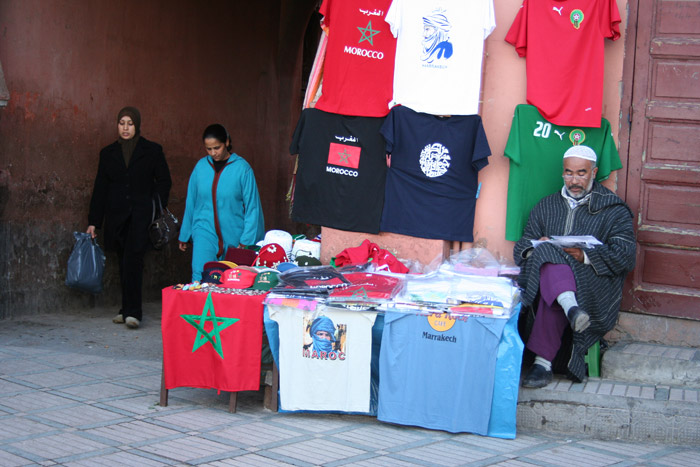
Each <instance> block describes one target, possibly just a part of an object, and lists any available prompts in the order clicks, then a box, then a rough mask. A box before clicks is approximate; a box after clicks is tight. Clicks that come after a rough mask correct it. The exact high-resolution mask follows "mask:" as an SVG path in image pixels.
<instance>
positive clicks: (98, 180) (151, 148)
mask: <svg viewBox="0 0 700 467" xmlns="http://www.w3.org/2000/svg"><path fill="white" fill-rule="evenodd" d="M171 185H172V181H171V179H170V170H169V169H168V163H167V162H166V161H165V155H164V154H163V148H162V147H161V146H160V145H159V144H157V143H154V142H152V141H148V140H147V139H146V138H144V137H140V138H139V141H138V142H137V143H136V147H135V148H134V152H133V154H132V155H131V160H130V161H129V167H128V168H127V166H126V163H125V161H124V156H123V155H122V148H121V145H120V144H119V142H117V141H115V142H114V143H112V144H110V145H109V146H106V147H105V148H103V149H102V150H101V151H100V162H99V165H98V168H97V176H96V177H95V185H94V187H93V190H92V198H91V200H90V212H89V214H88V224H89V225H94V226H95V227H97V228H101V227H102V224H103V222H104V236H105V240H104V242H105V246H106V247H107V248H109V249H114V248H115V247H116V246H117V245H118V244H121V245H122V246H124V245H125V243H126V242H127V239H128V242H129V247H130V248H133V249H135V250H142V249H146V248H147V246H148V243H149V240H148V226H149V224H150V223H151V221H152V218H153V201H152V200H153V198H154V196H155V193H158V194H159V195H160V199H161V202H162V204H163V207H165V206H166V205H167V203H168V195H169V194H170V186H171Z"/></svg>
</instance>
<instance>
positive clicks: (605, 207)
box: [513, 182, 637, 380]
mask: <svg viewBox="0 0 700 467" xmlns="http://www.w3.org/2000/svg"><path fill="white" fill-rule="evenodd" d="M633 220H634V219H633V216H632V212H631V211H630V209H629V207H627V205H626V204H625V202H624V201H622V200H621V199H620V198H619V197H618V196H617V195H616V194H615V193H613V192H612V191H610V190H608V189H607V188H605V187H604V186H603V185H600V184H599V183H598V182H595V183H594V184H593V189H592V194H591V198H590V201H589V202H588V203H587V204H582V205H579V206H578V207H576V208H575V209H574V210H573V211H572V210H571V209H570V208H569V206H568V204H567V202H566V200H565V199H564V198H563V197H562V195H561V193H559V192H557V193H554V194H552V195H549V196H547V197H545V198H543V199H542V200H541V201H540V202H539V203H537V205H536V206H535V207H534V208H533V209H532V211H531V212H530V218H529V219H528V222H527V226H526V227H525V232H524V233H523V237H522V238H521V239H520V240H519V241H518V242H517V243H516V244H515V247H514V250H513V256H514V259H515V262H516V264H518V265H519V266H520V267H521V272H520V276H519V277H518V282H519V283H520V286H521V287H522V289H523V294H522V299H523V304H525V305H530V304H532V303H533V302H534V301H535V298H536V296H537V293H538V291H539V286H540V267H542V265H543V264H544V263H554V264H567V265H569V266H570V267H571V269H572V271H573V272H574V278H575V279H576V299H577V301H578V303H579V305H581V307H582V308H583V309H584V310H586V312H588V314H589V315H590V317H591V324H590V326H589V327H588V329H586V330H585V331H584V332H582V333H579V332H575V333H574V336H573V347H572V350H571V359H570V360H569V364H568V369H569V371H570V372H571V373H572V374H573V375H574V376H576V378H578V379H579V380H582V379H583V377H584V376H585V368H586V367H585V363H584V356H585V354H586V352H587V351H588V348H589V347H590V346H591V345H593V344H594V343H595V342H597V341H598V340H599V339H600V338H602V337H603V336H604V335H605V333H606V332H608V331H610V330H611V329H612V328H613V326H615V322H616V321H617V316H618V312H619V310H620V302H621V301H622V285H623V283H624V280H625V276H627V273H628V272H629V271H631V270H632V269H633V268H634V263H635V253H636V247H637V244H636V240H635V237H634V225H633ZM552 235H593V236H594V237H595V238H597V239H598V240H600V241H601V242H602V243H603V245H599V246H596V247H595V248H592V249H585V250H584V251H585V252H586V255H587V256H588V258H589V260H590V262H591V264H590V265H586V264H583V263H579V262H578V261H576V260H575V259H574V257H573V256H571V255H569V254H568V253H566V252H565V251H564V250H562V249H561V248H559V247H556V246H554V245H552V244H551V243H545V244H542V245H540V246H538V247H537V248H534V249H533V248H532V244H531V243H530V240H537V239H539V238H541V237H551V236H552Z"/></svg>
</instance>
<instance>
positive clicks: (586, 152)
mask: <svg viewBox="0 0 700 467" xmlns="http://www.w3.org/2000/svg"><path fill="white" fill-rule="evenodd" d="M567 157H579V158H581V159H586V160H587V161H592V162H594V163H595V162H596V161H597V160H598V156H596V155H595V151H594V150H593V149H591V148H589V147H588V146H583V145H578V146H571V147H570V148H569V149H567V150H566V152H565V153H564V159H566V158H567Z"/></svg>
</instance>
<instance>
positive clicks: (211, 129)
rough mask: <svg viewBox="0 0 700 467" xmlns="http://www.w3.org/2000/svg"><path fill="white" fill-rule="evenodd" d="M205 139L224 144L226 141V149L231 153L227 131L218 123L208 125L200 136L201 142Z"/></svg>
mask: <svg viewBox="0 0 700 467" xmlns="http://www.w3.org/2000/svg"><path fill="white" fill-rule="evenodd" d="M207 138H214V139H217V140H219V141H221V142H222V143H224V144H226V141H228V144H226V149H227V150H228V151H231V149H232V146H231V138H230V137H229V135H228V131H226V128H224V126H223V125H220V124H218V123H214V124H212V125H209V126H208V127H207V128H206V129H205V130H204V133H203V134H202V141H204V140H205V139H207Z"/></svg>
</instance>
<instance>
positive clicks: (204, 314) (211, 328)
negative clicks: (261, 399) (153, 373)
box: [161, 287, 265, 392]
mask: <svg viewBox="0 0 700 467" xmlns="http://www.w3.org/2000/svg"><path fill="white" fill-rule="evenodd" d="M264 298H265V294H256V295H243V294H233V293H230V294H229V293H216V292H214V293H212V292H203V291H198V292H194V291H183V290H175V289H173V288H171V287H168V288H165V289H163V318H162V325H161V327H162V332H163V372H164V375H165V387H166V388H167V389H172V388H176V387H183V386H185V387H194V388H214V389H218V390H221V391H230V392H234V391H257V390H258V389H259V388H260V351H261V348H262V326H263V303H262V302H263V299H264Z"/></svg>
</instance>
